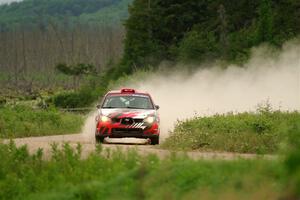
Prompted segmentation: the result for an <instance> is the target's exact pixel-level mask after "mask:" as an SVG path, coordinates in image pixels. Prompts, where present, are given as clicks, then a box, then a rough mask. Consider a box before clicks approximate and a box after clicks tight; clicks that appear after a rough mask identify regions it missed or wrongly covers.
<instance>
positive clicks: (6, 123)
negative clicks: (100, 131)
mask: <svg viewBox="0 0 300 200" xmlns="http://www.w3.org/2000/svg"><path fill="white" fill-rule="evenodd" d="M82 125H83V117H82V116H80V115H75V114H70V113H61V112H58V111H56V110H53V109H49V110H35V109H32V108H30V107H28V106H15V107H8V106H7V107H3V108H0V138H17V137H29V136H41V135H58V134H66V133H68V134H70V133H78V132H79V131H80V129H81V126H82Z"/></svg>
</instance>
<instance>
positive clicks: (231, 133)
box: [163, 111, 300, 153]
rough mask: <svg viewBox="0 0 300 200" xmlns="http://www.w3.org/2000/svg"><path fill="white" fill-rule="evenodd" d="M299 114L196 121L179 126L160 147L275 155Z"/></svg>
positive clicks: (267, 113) (232, 115) (197, 119)
mask: <svg viewBox="0 0 300 200" xmlns="http://www.w3.org/2000/svg"><path fill="white" fill-rule="evenodd" d="M299 120H300V114H299V113H298V112H293V113H288V112H280V111H274V112H273V111H266V112H259V113H240V114H236V115H234V114H225V115H215V116H211V117H196V118H194V119H190V120H186V121H181V122H179V123H178V124H177V125H176V127H175V129H174V131H173V133H172V134H171V136H170V137H169V138H167V140H166V141H165V143H164V144H163V146H164V147H165V148H175V149H202V150H217V151H232V152H241V153H274V152H276V151H278V150H279V146H280V144H281V143H282V142H283V141H284V140H285V138H286V134H285V132H286V130H287V129H288V128H289V127H292V126H293V125H294V124H295V123H296V122H297V121H299Z"/></svg>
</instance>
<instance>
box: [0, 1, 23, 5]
mask: <svg viewBox="0 0 300 200" xmlns="http://www.w3.org/2000/svg"><path fill="white" fill-rule="evenodd" d="M14 1H22V0H0V4H4V3H11V2H14Z"/></svg>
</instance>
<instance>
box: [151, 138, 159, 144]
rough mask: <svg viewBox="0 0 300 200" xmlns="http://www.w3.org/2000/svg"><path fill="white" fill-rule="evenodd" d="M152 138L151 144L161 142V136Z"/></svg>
mask: <svg viewBox="0 0 300 200" xmlns="http://www.w3.org/2000/svg"><path fill="white" fill-rule="evenodd" d="M150 140H151V145H157V144H159V137H152V138H150Z"/></svg>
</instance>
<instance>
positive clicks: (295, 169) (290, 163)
mask: <svg viewBox="0 0 300 200" xmlns="http://www.w3.org/2000/svg"><path fill="white" fill-rule="evenodd" d="M288 136H289V137H288V144H289V145H288V151H287V152H288V156H287V157H286V159H285V167H286V170H287V177H288V178H287V183H286V184H287V185H286V186H287V192H286V194H285V195H286V197H285V198H286V199H299V198H300V124H299V121H298V123H295V124H294V126H293V127H291V129H290V130H289V132H288Z"/></svg>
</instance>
